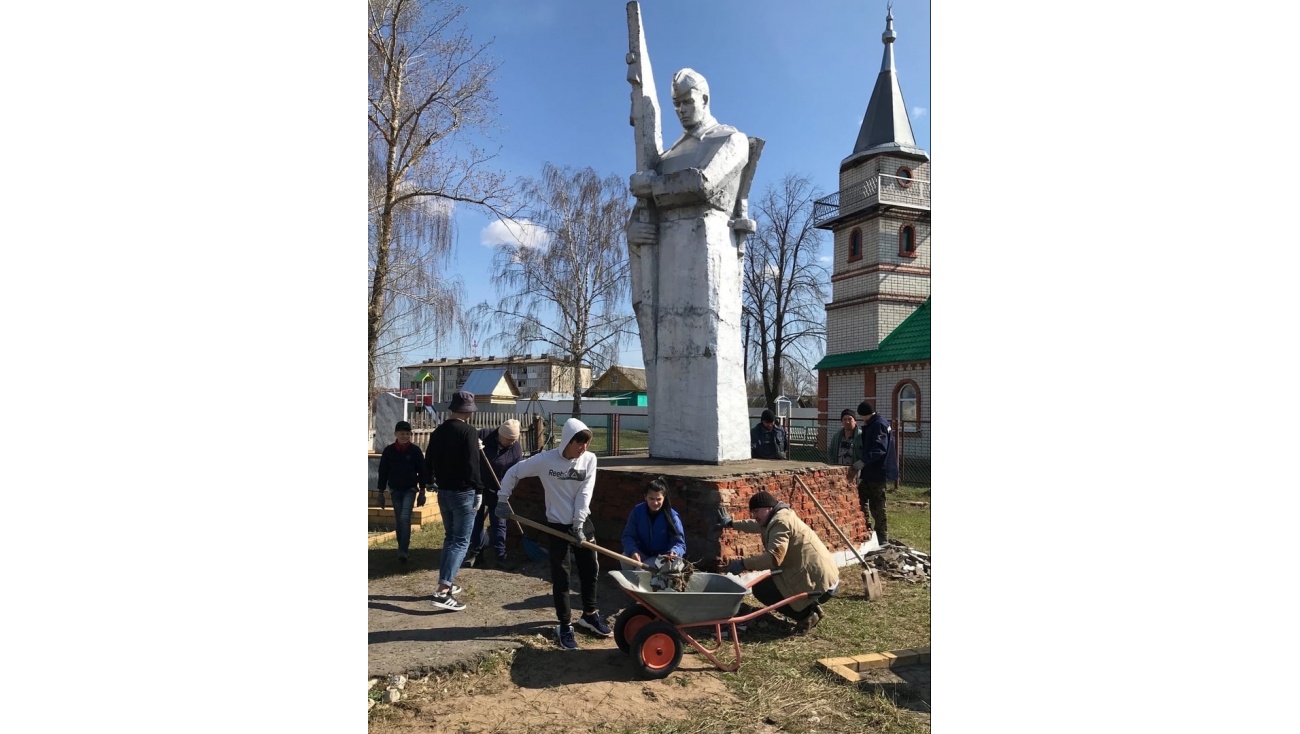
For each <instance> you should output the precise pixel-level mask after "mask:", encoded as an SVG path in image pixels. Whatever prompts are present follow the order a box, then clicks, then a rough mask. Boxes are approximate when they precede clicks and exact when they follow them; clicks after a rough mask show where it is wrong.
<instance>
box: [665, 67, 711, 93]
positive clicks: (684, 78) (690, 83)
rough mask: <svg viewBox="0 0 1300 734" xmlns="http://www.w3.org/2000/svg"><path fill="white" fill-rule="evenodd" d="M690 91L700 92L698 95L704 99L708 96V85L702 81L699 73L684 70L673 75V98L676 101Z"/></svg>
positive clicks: (688, 69) (702, 78)
mask: <svg viewBox="0 0 1300 734" xmlns="http://www.w3.org/2000/svg"><path fill="white" fill-rule="evenodd" d="M692 89H698V90H700V94H703V95H704V96H705V97H708V96H709V83H708V81H706V80H705V79H704V75H703V74H701V73H700V72H698V71H696V70H694V69H690V68H686V69H682V70H681V71H679V72H677V73H676V74H673V98H674V99H676V98H677V97H680V96H682V95H684V94H686V93H688V92H690V91H691V90H692Z"/></svg>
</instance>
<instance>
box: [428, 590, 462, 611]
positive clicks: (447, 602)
mask: <svg viewBox="0 0 1300 734" xmlns="http://www.w3.org/2000/svg"><path fill="white" fill-rule="evenodd" d="M431 603H432V604H433V605H434V606H435V607H437V608H439V609H445V610H447V611H449V612H459V611H461V610H462V609H464V608H465V604H464V603H463V602H460V601H457V600H456V597H454V596H452V595H451V594H434V596H433V601H432V602H431Z"/></svg>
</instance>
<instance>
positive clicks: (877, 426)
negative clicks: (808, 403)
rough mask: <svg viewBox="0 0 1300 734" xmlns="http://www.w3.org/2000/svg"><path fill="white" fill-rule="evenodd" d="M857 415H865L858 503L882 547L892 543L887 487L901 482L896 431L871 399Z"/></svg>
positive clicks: (864, 402) (861, 407)
mask: <svg viewBox="0 0 1300 734" xmlns="http://www.w3.org/2000/svg"><path fill="white" fill-rule="evenodd" d="M858 415H860V416H862V452H861V456H862V475H861V476H860V477H859V479H858V502H859V503H861V506H862V516H863V517H864V518H867V519H868V522H869V523H870V524H871V525H873V526H874V528H875V531H876V540H877V541H879V543H880V545H882V546H883V545H885V544H886V543H887V542H888V540H889V524H888V518H886V516H885V484H886V483H888V482H892V481H895V480H897V479H898V454H897V450H896V449H895V447H894V431H893V429H892V428H890V427H889V421H887V420H885V419H884V417H882V416H881V415H880V414H879V413H877V412H876V406H875V405H873V404H872V403H871V401H869V400H863V401H862V403H861V404H859V405H858ZM868 513H870V517H868Z"/></svg>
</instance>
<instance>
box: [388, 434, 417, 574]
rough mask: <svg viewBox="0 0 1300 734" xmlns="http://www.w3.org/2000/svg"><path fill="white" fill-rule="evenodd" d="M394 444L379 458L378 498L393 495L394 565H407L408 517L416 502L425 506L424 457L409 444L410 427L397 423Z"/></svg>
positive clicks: (409, 532)
mask: <svg viewBox="0 0 1300 734" xmlns="http://www.w3.org/2000/svg"><path fill="white" fill-rule="evenodd" d="M393 434H394V437H395V438H396V439H397V440H396V441H394V442H393V443H390V444H388V445H387V446H385V447H384V453H383V454H382V455H381V456H380V457H379V487H377V489H378V490H379V496H380V500H379V501H380V503H382V502H383V494H384V489H385V488H387V489H388V491H389V493H390V494H392V495H393V522H394V523H395V524H396V525H397V562H398V563H406V558H407V552H408V551H409V549H410V547H411V513H412V511H413V510H414V508H415V503H416V499H417V494H418V499H419V502H420V506H421V507H423V506H424V454H423V453H421V452H420V447H419V446H416V445H415V444H414V443H412V442H411V424H410V423H407V422H406V421H398V422H397V426H396V427H395V428H394V429H393Z"/></svg>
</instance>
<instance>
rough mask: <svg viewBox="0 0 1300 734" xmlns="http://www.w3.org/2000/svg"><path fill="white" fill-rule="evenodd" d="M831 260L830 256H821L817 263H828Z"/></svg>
mask: <svg viewBox="0 0 1300 734" xmlns="http://www.w3.org/2000/svg"><path fill="white" fill-rule="evenodd" d="M833 259H834V258H832V257H831V256H830V255H822V256H821V257H819V258H817V262H823V263H828V262H830V261H831V260H833Z"/></svg>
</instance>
